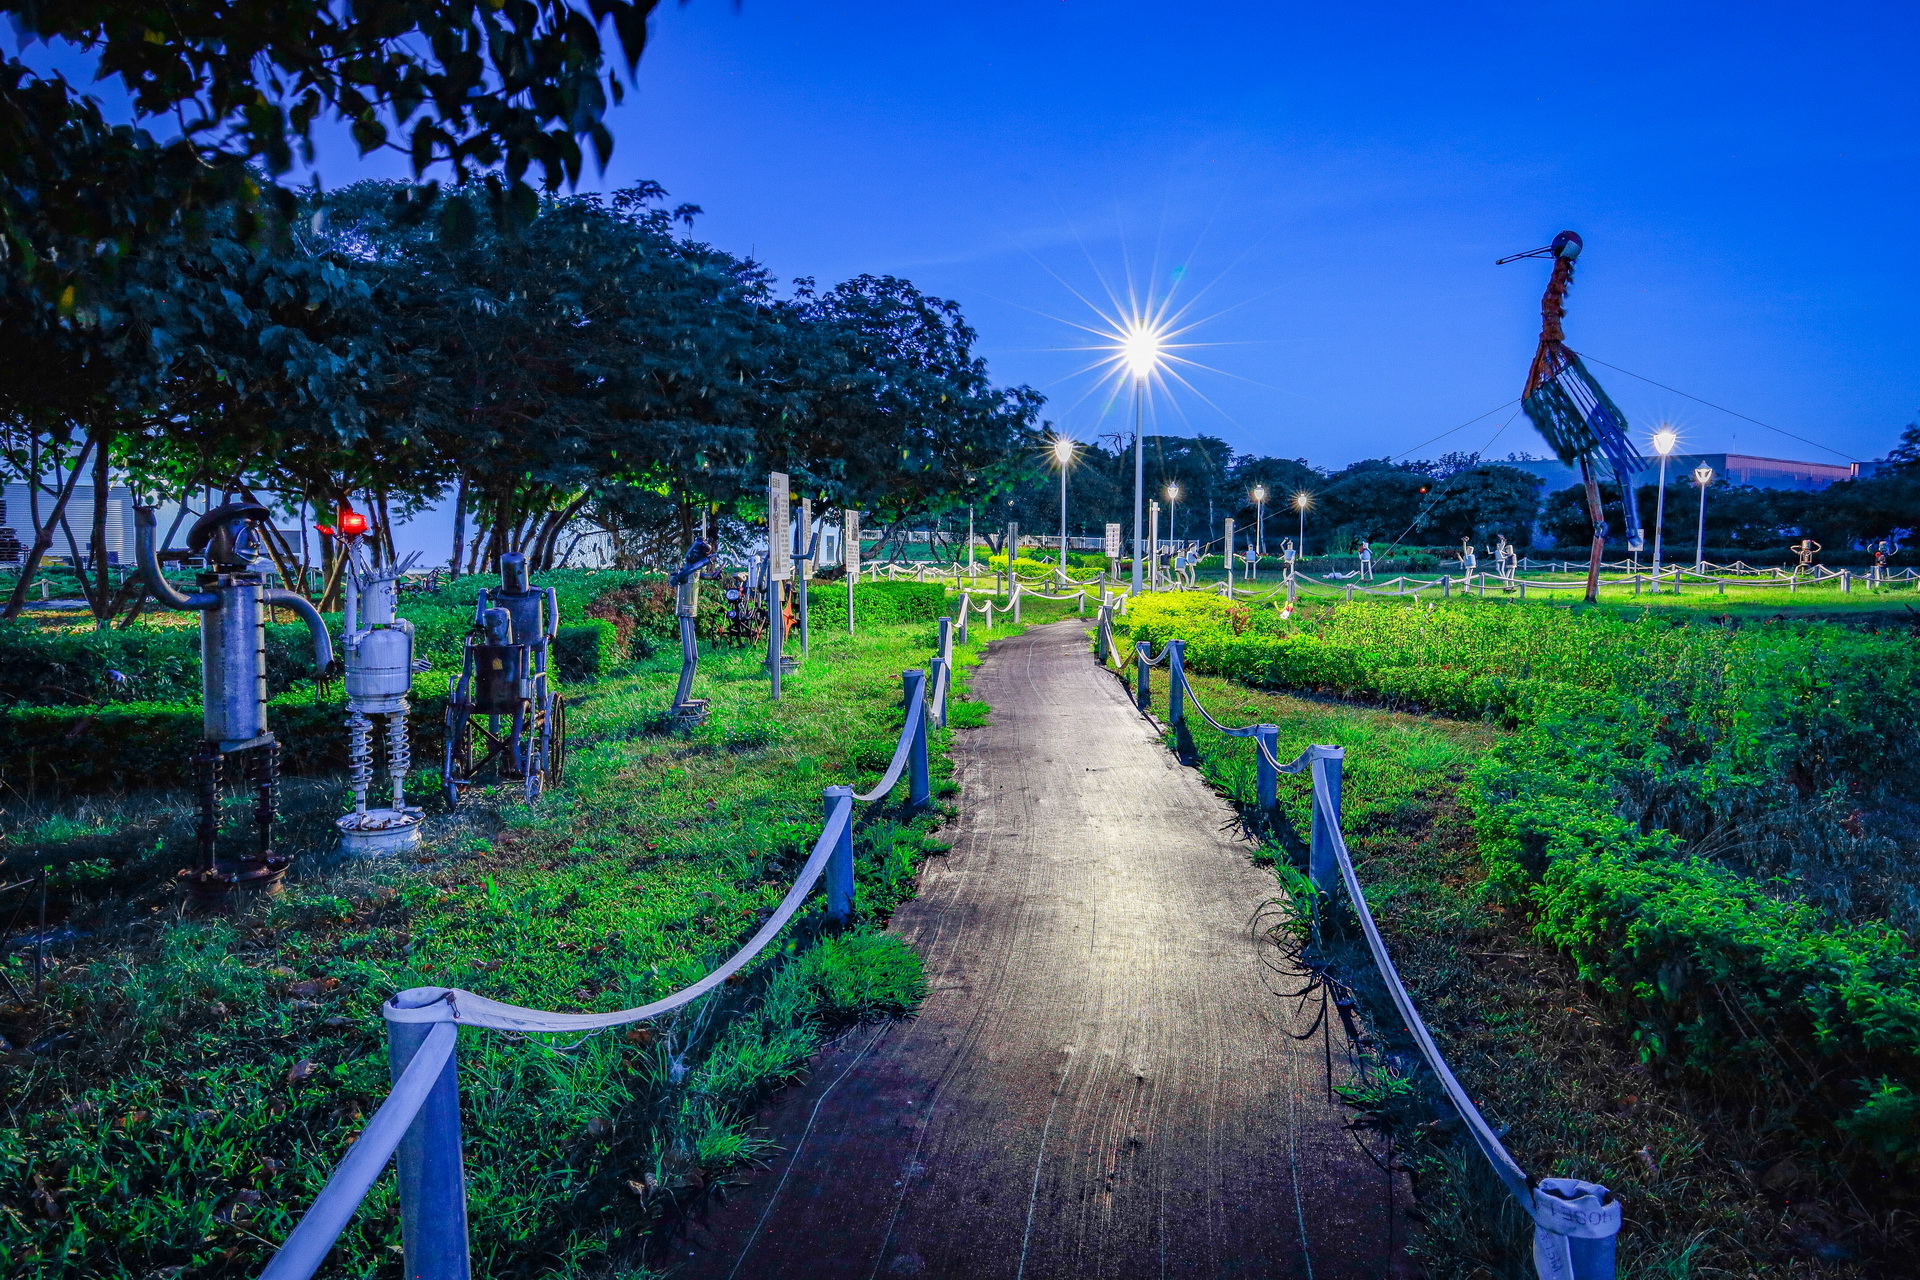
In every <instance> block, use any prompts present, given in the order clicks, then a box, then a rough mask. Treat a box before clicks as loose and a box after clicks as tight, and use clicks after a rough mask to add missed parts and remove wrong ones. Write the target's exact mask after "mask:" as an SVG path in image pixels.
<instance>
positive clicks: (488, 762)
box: [441, 551, 567, 807]
mask: <svg viewBox="0 0 1920 1280" xmlns="http://www.w3.org/2000/svg"><path fill="white" fill-rule="evenodd" d="M559 628H560V606H559V601H558V600H557V599H556V598H555V595H554V591H553V588H551V587H546V588H539V587H533V586H530V585H528V582H527V561H526V557H525V556H523V555H521V554H520V553H519V552H515V551H510V552H508V553H506V554H505V555H503V556H501V557H500V585H499V586H497V587H482V588H481V589H480V596H479V598H478V599H477V600H476V601H474V606H473V631H472V632H471V633H470V634H469V635H468V636H467V642H466V646H465V648H464V650H463V652H462V655H461V668H460V678H459V679H458V680H457V681H456V682H455V683H454V686H453V690H452V692H451V694H450V695H449V696H448V698H447V751H446V760H445V764H444V766H443V769H442V775H441V776H442V777H444V778H445V779H446V790H447V803H448V804H450V805H453V806H455V807H458V806H459V804H460V800H461V797H462V796H464V795H465V794H466V791H467V789H468V788H469V787H472V786H474V785H476V783H477V782H478V780H479V777H480V775H481V774H482V773H484V772H486V770H487V769H488V768H490V767H491V768H493V769H495V770H496V773H497V776H498V777H499V779H500V781H502V782H519V783H520V784H521V785H522V787H523V788H524V790H525V794H526V798H527V801H528V803H532V802H533V801H535V800H538V799H539V798H540V793H541V792H542V791H543V790H545V789H546V787H547V786H548V785H549V784H551V783H556V782H558V781H560V774H561V769H562V767H563V765H564V763H565V755H566V737H567V723H566V704H565V703H564V702H562V701H561V699H560V697H559V696H558V695H557V694H555V693H554V692H553V690H552V688H551V687H550V686H549V684H548V681H547V658H548V654H549V652H550V651H551V649H552V646H553V639H554V637H555V636H556V635H557V634H558V633H559ZM483 721H484V723H483ZM476 745H479V746H480V747H482V748H483V754H482V755H481V756H480V758H479V759H478V760H475V759H474V748H475V746H476Z"/></svg>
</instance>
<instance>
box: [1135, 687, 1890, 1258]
mask: <svg viewBox="0 0 1920 1280" xmlns="http://www.w3.org/2000/svg"><path fill="white" fill-rule="evenodd" d="M1193 684H1194V687H1195V688H1196V689H1197V690H1198V691H1199V695H1200V697H1201V698H1202V699H1204V700H1205V702H1206V704H1207V708H1208V710H1210V711H1212V712H1213V714H1214V715H1215V716H1216V717H1218V718H1219V719H1221V720H1222V721H1223V722H1225V723H1228V724H1250V723H1255V722H1265V723H1271V724H1276V725H1278V726H1279V727H1280V739H1279V746H1280V754H1281V758H1282V759H1286V758H1289V757H1291V756H1292V755H1294V754H1297V753H1298V751H1299V750H1300V749H1301V748H1303V747H1305V746H1306V745H1308V744H1309V743H1314V742H1324V743H1332V744H1337V745H1341V746H1344V747H1345V748H1346V749H1347V755H1346V760H1345V769H1344V822H1343V828H1344V830H1345V831H1346V832H1347V835H1348V839H1349V844H1350V848H1351V850H1352V852H1353V855H1354V860H1355V866H1356V869H1357V871H1358V873H1359V876H1360V880H1361V883H1362V884H1363V885H1364V886H1365V887H1366V890H1367V894H1368V901H1369V904H1370V905H1371V907H1372V909H1373V912H1374V915H1375V917H1376V919H1377V920H1378V921H1379V924H1380V926H1381V929H1382V931H1383V933H1384V934H1385V936H1386V939H1387V945H1388V947H1389V949H1390V951H1391V953H1392V955H1393V957H1394V960H1395V962H1396V964H1397V965H1398V966H1399V968H1400V971H1401V974H1402V977H1403V978H1404V979H1405V981H1406V982H1407V985H1408V987H1409V989H1410V990H1411V991H1412V992H1413V994H1414V998H1415V1000H1416V1002H1417V1003H1418V1005H1419V1007H1420V1009H1421V1012H1422V1014H1423V1016H1425V1017H1426V1019H1427V1020H1428V1023H1429V1026H1430V1028H1431V1029H1432V1030H1433V1032H1434V1035H1435V1037H1436V1039H1437V1040H1438V1041H1439V1043H1440V1045H1441V1048H1442V1051H1443V1052H1444V1053H1445V1054H1446V1055H1447V1057H1448V1060H1449V1062H1450V1064H1451V1066H1452V1067H1453V1069H1454V1071H1455V1072H1456V1073H1457V1074H1458V1075H1459V1077H1460V1079H1461V1081H1462V1082H1463V1084H1465V1086H1466V1088H1467V1090H1468V1093H1469V1095H1470V1096H1472V1097H1473V1098H1475V1099H1476V1100H1477V1101H1479V1103H1480V1104H1481V1107H1482V1110H1483V1111H1484V1112H1485V1114H1486V1115H1487V1117H1488V1119H1489V1120H1490V1121H1491V1122H1492V1123H1494V1124H1495V1125H1497V1126H1506V1127H1507V1133H1506V1135H1505V1142H1506V1144H1507V1145H1508V1147H1509V1148H1510V1149H1511V1150H1512V1151H1513V1153H1514V1155H1515V1156H1516V1158H1518V1159H1519V1161H1520V1163H1521V1165H1522V1166H1523V1167H1524V1168H1525V1169H1526V1170H1527V1171H1528V1172H1529V1173H1530V1174H1533V1175H1536V1176H1556V1175H1559V1176H1575V1177H1582V1178H1589V1179H1593V1180H1595V1181H1599V1182H1602V1183H1604V1184H1605V1185H1607V1186H1608V1187H1610V1188H1612V1189H1613V1190H1614V1191H1616V1192H1617V1193H1619V1194H1620V1195H1621V1196H1622V1197H1623V1198H1624V1200H1625V1203H1626V1215H1627V1222H1626V1227H1625V1230H1624V1231H1623V1232H1622V1235H1621V1239H1620V1250H1621V1252H1620V1264H1621V1269H1620V1274H1621V1275H1622V1276H1636V1277H1708V1276H1735V1277H1744V1276H1749V1275H1755V1276H1801V1275H1806V1276H1812V1275H1815V1274H1818V1275H1820V1276H1823V1277H1851V1276H1866V1275H1871V1274H1879V1273H1876V1272H1875V1271H1874V1270H1872V1269H1871V1267H1868V1266H1866V1265H1863V1264H1862V1263H1860V1262H1859V1261H1858V1259H1859V1258H1860V1257H1861V1256H1862V1255H1863V1254H1866V1253H1869V1252H1872V1251H1874V1249H1875V1248H1882V1249H1883V1248H1885V1246H1886V1239H1887V1237H1886V1234H1885V1227H1886V1224H1884V1223H1876V1222H1874V1221H1872V1220H1871V1219H1870V1218H1868V1217H1867V1216H1866V1215H1864V1214H1862V1213H1861V1211H1860V1210H1859V1209H1858V1207H1857V1205H1856V1202H1855V1201H1854V1200H1853V1199H1852V1197H1851V1195H1850V1194H1849V1192H1848V1190H1847V1189H1846V1188H1845V1187H1844V1186H1841V1185H1838V1184H1834V1183H1826V1184H1824V1185H1817V1184H1810V1182H1809V1180H1808V1178H1807V1170H1806V1169H1805V1167H1804V1165H1803V1164H1797V1163H1796V1162H1795V1161H1794V1160H1793V1159H1792V1158H1790V1157H1788V1156H1785V1155H1784V1154H1783V1149H1782V1146H1781V1144H1780V1142H1779V1135H1778V1134H1776V1133H1772V1132H1770V1131H1769V1126H1770V1124H1771V1122H1772V1118H1771V1117H1769V1116H1768V1115H1766V1114H1765V1113H1764V1112H1762V1113H1757V1114H1756V1113H1752V1112H1750V1111H1749V1110H1748V1108H1746V1107H1745V1106H1744V1105H1738V1100H1737V1099H1732V1098H1729V1099H1727V1100H1726V1103H1725V1105H1721V1103H1720V1100H1718V1099H1716V1098H1715V1097H1713V1096H1712V1095H1711V1094H1710V1093H1703V1092H1701V1091H1700V1090H1697V1089H1694V1088H1691V1087H1689V1086H1687V1085H1685V1084H1682V1083H1680V1082H1678V1081H1676V1080H1675V1079H1672V1078H1670V1077H1666V1076H1663V1075H1662V1074H1660V1073H1658V1072H1657V1071H1656V1070H1654V1069H1652V1068H1650V1067H1648V1066H1647V1065H1645V1064H1643V1063H1642V1062H1641V1061H1640V1058H1639V1055H1638V1053H1637V1052H1636V1049H1635V1046H1634V1045H1633V1044H1632V1043H1631V1042H1630V1041H1629V1040H1628V1039H1627V1037H1626V1036H1625V1035H1624V1034H1623V1033H1622V1032H1621V1031H1620V1030H1619V1029H1618V1027H1617V1024H1616V1022H1615V1020H1614V1019H1613V1018H1612V1017H1611V1016H1610V1014H1611V1011H1610V1010H1609V1009H1608V1008H1607V1007H1606V1006H1605V1005H1604V1004H1602V1003H1600V1002H1599V1001H1596V1000H1595V999H1594V998H1593V997H1592V995H1591V994H1590V993H1589V991H1588V990H1587V989H1586V988H1585V986H1584V984H1582V983H1581V982H1580V981H1579V980H1578V977H1577V975H1576V973H1575V972H1574V970H1573V968H1572V966H1571V965H1569V964H1568V963H1567V962H1566V961H1565V960H1564V959H1563V958H1561V957H1560V956H1559V955H1558V954H1557V953H1556V952H1555V951H1554V950H1553V949H1552V948H1551V947H1549V946H1545V945H1543V944H1542V943H1541V942H1540V941H1539V940H1538V939H1537V938H1535V937H1534V936H1533V934H1532V932H1531V930H1530V929H1529V928H1528V925H1527V922H1526V920H1525V919H1524V918H1522V916H1521V915H1520V914H1519V913H1517V912H1514V911H1513V910H1511V909H1510V908H1509V907H1507V906H1505V905H1503V904H1502V903H1501V901H1500V900H1499V899H1498V897H1497V896H1496V895H1493V894H1491V893H1488V892H1487V891H1486V887H1485V884H1484V871H1483V868H1482V862H1481V859H1480V857H1479V854H1478V852H1477V851H1476V849H1475V843H1474V832H1473V821H1472V817H1471V815H1470V814H1469V813H1468V812H1467V810H1466V809H1465V807H1464V806H1463V805H1462V804H1461V801H1460V792H1461V790H1462V788H1463V787H1465V786H1466V785H1468V783H1467V776H1468V773H1469V771H1470V770H1471V769H1472V767H1473V766H1474V764H1475V763H1476V762H1477V761H1478V759H1479V758H1480V757H1481V756H1482V755H1483V753H1484V752H1485V751H1486V750H1487V749H1488V748H1489V747H1491V746H1492V745H1494V744H1495V743H1496V742H1498V741H1499V740H1500V739H1501V738H1502V737H1503V736H1504V732H1503V731H1502V730H1499V729H1497V728H1495V727H1493V726H1490V725H1487V724H1483V723H1471V722H1463V721H1455V720H1446V719H1440V718H1435V717H1421V716H1412V715H1405V714H1400V713H1397V712H1391V711H1379V710H1372V709H1365V708H1359V707H1353V706H1347V705H1342V704H1339V703H1335V702H1331V701H1327V700H1320V699H1313V700H1309V699H1303V698H1298V697H1290V696H1287V695H1283V694H1274V693H1265V692H1256V691H1254V690H1250V689H1248V688H1247V687H1246V686H1244V685H1241V684H1238V683H1236V682H1233V681H1230V680H1225V679H1219V678H1214V677H1207V676H1197V677H1194V678H1193ZM1156 692H1157V694H1158V697H1157V699H1156V711H1157V713H1158V714H1160V715H1162V716H1163V717H1164V715H1165V696H1166V690H1165V685H1164V682H1159V687H1158V688H1157V690H1156ZM1190 723H1191V724H1192V725H1193V726H1194V735H1193V743H1194V747H1195V749H1196V750H1197V753H1198V757H1199V761H1200V766H1199V767H1200V768H1201V769H1202V770H1203V772H1204V773H1205V775H1206V776H1207V778H1208V779H1209V780H1210V781H1211V782H1213V783H1214V785H1216V786H1217V787H1219V788H1220V789H1221V790H1222V791H1224V792H1225V793H1227V794H1228V795H1229V796H1231V797H1233V798H1234V799H1235V800H1236V801H1238V802H1239V803H1241V804H1242V805H1243V806H1247V805H1250V804H1251V802H1252V800H1253V796H1254V791H1253V786H1254V774H1253V765H1252V750H1251V748H1250V746H1249V745H1248V744H1247V742H1246V741H1245V740H1243V739H1231V738H1227V737H1225V736H1224V735H1221V734H1219V733H1216V732H1215V731H1213V730H1212V729H1210V728H1208V727H1206V726H1205V724H1204V723H1202V722H1201V721H1200V720H1199V719H1198V718H1197V717H1194V718H1192V719H1191V720H1190ZM1280 793H1281V814H1280V817H1279V820H1278V821H1277V822H1276V823H1275V824H1273V826H1272V827H1270V828H1267V832H1268V838H1267V840H1266V842H1265V844H1264V846H1263V847H1262V848H1261V850H1260V851H1259V852H1258V853H1257V854H1256V855H1255V856H1256V858H1257V859H1260V860H1264V861H1270V862H1273V863H1274V864H1275V865H1276V868H1277V870H1279V872H1280V874H1281V877H1282V881H1283V883H1284V884H1290V885H1292V886H1295V887H1296V888H1297V887H1298V886H1299V885H1300V884H1301V883H1302V882H1303V880H1304V877H1303V876H1302V875H1301V874H1300V872H1301V871H1302V870H1303V869H1304V867H1305V852H1306V850H1305V833H1306V831H1307V830H1308V823H1309V812H1310V804H1311V801H1310V791H1309V788H1308V785H1307V783H1306V782H1305V780H1304V779H1291V778H1286V777H1283V778H1282V779H1281V784H1280ZM1249 817H1250V818H1251V819H1252V820H1253V824H1254V825H1255V826H1256V827H1259V826H1260V825H1261V823H1260V821H1259V819H1258V817H1257V815H1253V814H1252V813H1251V812H1249ZM1343 917H1344V911H1333V912H1330V913H1328V914H1327V916H1326V920H1327V922H1328V928H1327V932H1326V934H1325V946H1324V948H1323V951H1322V956H1323V958H1324V960H1325V961H1326V962H1328V963H1329V964H1330V966H1331V968H1332V971H1333V972H1334V973H1335V974H1336V976H1337V977H1338V978H1340V979H1341V980H1343V981H1344V982H1346V983H1349V984H1351V985H1352V987H1353V988H1355V989H1356V991H1357V992H1358V994H1359V997H1360V1006H1359V1007H1360V1012H1361V1015H1362V1030H1363V1038H1362V1040H1361V1046H1362V1049H1361V1055H1360V1058H1359V1060H1358V1061H1357V1062H1356V1063H1355V1064H1354V1078H1353V1082H1352V1083H1351V1084H1349V1085H1348V1086H1347V1087H1346V1089H1345V1090H1343V1092H1344V1093H1345V1094H1346V1095H1347V1097H1348V1099H1349V1101H1350V1102H1352V1103H1354V1104H1355V1105H1356V1106H1357V1107H1359V1108H1360V1109H1361V1111H1362V1112H1363V1122H1362V1126H1363V1133H1362V1136H1363V1137H1365V1138H1366V1139H1367V1140H1368V1141H1369V1142H1370V1144H1371V1145H1372V1146H1373V1147H1374V1149H1375V1151H1376V1153H1377V1154H1384V1152H1385V1146H1384V1143H1383V1139H1384V1137H1385V1136H1386V1135H1387V1134H1391V1137H1392V1148H1391V1150H1392V1155H1393V1157H1394V1159H1395V1160H1397V1161H1398V1162H1399V1163H1400V1164H1401V1165H1403V1166H1404V1167H1405V1168H1406V1169H1407V1170H1408V1171H1409V1173H1410V1174H1411V1177H1412V1180H1413V1185H1414V1188H1415V1191H1416V1194H1417V1197H1418V1199H1417V1203H1416V1207H1415V1214H1414V1216H1415V1219H1416V1224H1417V1226H1416V1239H1415V1243H1414V1246H1413V1249H1414V1253H1415V1256H1416V1257H1417V1258H1418V1259H1419V1260H1420V1261H1421V1262H1422V1263H1423V1264H1424V1265H1425V1266H1426V1268H1427V1269H1428V1273H1429V1274H1431V1275H1434V1276H1446V1277H1481V1278H1491V1277H1498V1278H1499V1280H1523V1278H1525V1277H1531V1276H1532V1274H1533V1268H1532V1261H1531V1247H1532V1246H1531V1239H1532V1232H1531V1226H1530V1224H1529V1223H1528V1222H1527V1221H1526V1220H1525V1219H1524V1217H1523V1216H1522V1215H1521V1213H1520V1212H1519V1210H1518V1207H1517V1206H1516V1205H1514V1204H1513V1203H1512V1201H1511V1197H1509V1196H1508V1195H1507V1193H1506V1192H1505V1190H1504V1188H1503V1187H1502V1186H1501V1185H1500V1184H1499V1183H1498V1182H1497V1181H1496V1180H1495V1179H1494V1178H1493V1176H1492V1175H1491V1173H1490V1172H1489V1171H1488V1170H1487V1168H1486V1164H1485V1161H1484V1160H1483V1159H1482V1158H1481V1157H1480V1156H1479V1154H1478V1153H1477V1150H1476V1149H1475V1148H1474V1147H1473V1146H1472V1144H1471V1142H1470V1141H1469V1140H1468V1139H1467V1138H1465V1137H1464V1135H1463V1134H1461V1132H1460V1130H1459V1125H1458V1122H1457V1121H1456V1120H1454V1119H1453V1118H1452V1115H1451V1111H1450V1108H1448V1107H1447V1105H1446V1103H1445V1102H1444V1100H1443V1098H1442V1097H1441V1095H1440V1094H1439V1092H1438V1089H1437V1087H1435V1086H1434V1085H1433V1083H1432V1081H1431V1078H1430V1077H1429V1076H1428V1075H1427V1073H1426V1072H1425V1070H1424V1069H1423V1068H1420V1067H1418V1066H1417V1065H1416V1064H1417V1061H1418V1058H1417V1051H1416V1050H1415V1049H1414V1048H1413V1045H1412V1043H1411V1041H1410V1039H1409V1038H1408V1037H1407V1035H1406V1034H1405V1031H1404V1029H1403V1028H1402V1027H1401V1025H1400V1024H1399V1022H1398V1020H1397V1018H1396V1016H1395V1014H1394V1012H1393V1009H1392V1006H1391V1004H1390V1003H1389V1002H1388V1001H1387V999H1386V995H1385V991H1384V989H1383V988H1382V987H1381V986H1380V984H1379V982H1378V980H1377V977H1376V975H1375V974H1374V971H1373V969H1372V965H1371V961H1370V960H1369V958H1368V957H1367V955H1366V953H1365V951H1364V949H1363V948H1362V946H1361V945H1360V944H1359V942H1358V940H1357V936H1356V932H1355V931H1354V930H1353V929H1352V928H1351V927H1350V926H1346V927H1341V926H1340V924H1339V922H1340V920H1341V919H1342V918H1343ZM1369 1128H1371V1129H1372V1130H1373V1132H1372V1133H1371V1134H1370V1135H1368V1134H1366V1133H1365V1130H1366V1129H1369ZM1823 1253H1824V1254H1827V1255H1831V1256H1829V1257H1825V1258H1823V1257H1822V1256H1821V1255H1822V1254H1823ZM1850 1259H1851V1260H1850Z"/></svg>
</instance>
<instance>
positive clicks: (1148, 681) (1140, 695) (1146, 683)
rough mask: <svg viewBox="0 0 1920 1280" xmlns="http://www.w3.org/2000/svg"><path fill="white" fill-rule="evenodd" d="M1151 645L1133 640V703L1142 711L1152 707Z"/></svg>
mask: <svg viewBox="0 0 1920 1280" xmlns="http://www.w3.org/2000/svg"><path fill="white" fill-rule="evenodd" d="M1151 653H1152V647H1151V646H1150V645H1148V644H1147V642H1146V641H1144V640H1136V641H1134V642H1133V705H1134V706H1136V707H1138V708H1139V709H1140V710H1142V711H1150V710H1152V709H1153V681H1152V677H1151V674H1150V673H1151V672H1152V670H1153V661H1152V659H1151V658H1150V657H1149V655H1150V654H1151Z"/></svg>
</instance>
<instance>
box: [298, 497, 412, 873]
mask: <svg viewBox="0 0 1920 1280" xmlns="http://www.w3.org/2000/svg"><path fill="white" fill-rule="evenodd" d="M321 532H322V533H327V532H331V530H329V529H327V528H325V527H323V528H322V529H321ZM365 534H366V517H364V516H361V515H358V514H356V513H354V512H351V511H349V512H344V513H343V514H342V515H341V517H340V527H339V537H340V542H341V554H343V555H345V556H346V557H347V564H346V601H345V604H346V612H345V617H344V619H343V621H342V624H341V629H340V648H341V656H342V657H343V659H344V660H345V664H346V683H347V778H348V784H349V785H350V786H351V787H352V789H353V812H352V813H350V814H348V815H346V816H345V817H344V818H341V819H340V820H339V822H338V824H337V825H338V826H339V828H340V851H341V852H342V853H348V854H354V855H356V856H359V857H378V856H382V855H385V854H397V853H405V852H407V851H408V850H410V849H413V848H416V847H417V846H418V845H419V843H420V821H421V818H422V817H423V816H424V815H423V814H422V812H421V810H419V809H417V808H414V807H413V806H411V805H409V804H408V803H407V798H406V790H405V788H406V781H407V769H408V767H409V766H410V765H411V764H412V763H413V753H412V750H411V749H410V748H409V746H408V744H407V698H408V696H409V695H411V694H412V693H413V677H414V673H415V672H417V671H422V670H425V669H426V667H427V666H428V665H429V664H427V663H425V662H416V661H415V660H414V657H413V624H412V623H411V622H408V621H407V620H406V619H404V618H400V617H397V616H395V613H394V603H395V599H396V597H397V595H398V593H399V592H398V588H399V582H400V579H401V577H402V576H403V575H404V574H405V573H406V571H407V570H408V569H409V568H411V567H412V566H413V562H414V561H415V560H417V559H418V558H419V557H418V556H409V557H408V558H407V559H406V560H405V561H403V562H402V563H400V564H397V565H388V566H386V567H385V568H374V567H372V566H371V565H370V564H368V563H367V561H366V555H365V545H364V544H365ZM370 716H385V717H386V719H387V776H388V777H389V778H390V779H391V781H392V784H393V796H392V800H391V802H390V803H389V804H388V805H387V806H386V807H384V808H374V809H369V808H368V807H367V792H368V790H369V789H370V788H371V787H372V784H373V721H372V720H370V719H369V718H368V717H370Z"/></svg>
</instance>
